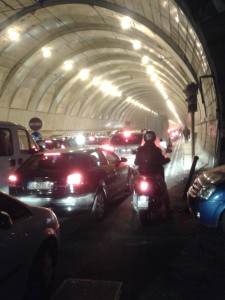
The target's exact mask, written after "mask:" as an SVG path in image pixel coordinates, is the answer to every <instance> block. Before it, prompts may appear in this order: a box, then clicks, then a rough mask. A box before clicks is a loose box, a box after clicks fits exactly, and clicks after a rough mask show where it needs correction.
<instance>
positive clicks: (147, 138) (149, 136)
mask: <svg viewBox="0 0 225 300" xmlns="http://www.w3.org/2000/svg"><path fill="white" fill-rule="evenodd" d="M155 140H156V134H155V132H154V131H151V130H147V131H146V132H145V134H144V141H145V142H148V141H151V142H153V143H154V142H155Z"/></svg>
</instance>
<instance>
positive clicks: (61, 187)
mask: <svg viewBox="0 0 225 300" xmlns="http://www.w3.org/2000/svg"><path fill="white" fill-rule="evenodd" d="M133 178H134V174H133V170H132V168H130V166H129V165H128V164H127V159H126V158H123V157H118V156H117V155H116V154H115V153H114V152H112V151H109V150H105V149H103V148H101V147H99V146H96V147H93V146H83V147H81V148H78V147H74V148H66V149H57V151H54V150H49V151H46V152H43V153H40V154H38V155H34V156H32V157H30V159H28V160H26V162H24V164H22V165H21V166H20V167H19V168H18V169H17V170H16V171H15V172H13V173H12V174H11V175H10V176H9V194H10V195H13V196H16V197H19V199H20V200H22V201H24V202H26V203H28V204H35V205H40V206H44V207H49V208H51V209H52V210H53V211H55V213H56V214H57V215H60V216H62V215H65V214H66V215H67V214H68V213H69V214H72V213H74V214H76V213H90V214H91V215H92V216H94V217H95V218H96V220H98V221H101V220H102V219H103V218H104V216H105V213H106V206H107V205H108V204H109V203H110V202H111V201H113V200H115V199H117V198H119V197H120V198H121V196H122V195H123V194H124V193H125V192H128V193H131V192H132V188H133ZM124 195H125V194H124Z"/></svg>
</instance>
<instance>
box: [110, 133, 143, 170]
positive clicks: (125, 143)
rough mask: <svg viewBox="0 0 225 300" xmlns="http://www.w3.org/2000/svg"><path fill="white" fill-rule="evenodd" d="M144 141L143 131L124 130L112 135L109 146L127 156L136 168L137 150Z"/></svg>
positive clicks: (117, 152)
mask: <svg viewBox="0 0 225 300" xmlns="http://www.w3.org/2000/svg"><path fill="white" fill-rule="evenodd" d="M142 142H143V133H142V132H141V131H130V130H122V131H117V132H115V133H113V134H112V135H111V138H110V140H109V146H111V147H112V150H113V151H114V152H115V153H116V154H117V155H120V156H123V157H126V158H127V160H128V163H129V164H130V165H131V166H132V167H133V168H134V167H135V166H134V159H135V155H136V151H137V148H138V147H139V146H141V144H142Z"/></svg>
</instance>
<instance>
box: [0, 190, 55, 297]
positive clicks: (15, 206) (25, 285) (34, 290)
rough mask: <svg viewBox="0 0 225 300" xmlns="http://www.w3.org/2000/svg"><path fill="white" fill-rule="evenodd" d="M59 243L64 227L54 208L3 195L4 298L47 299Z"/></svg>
mask: <svg viewBox="0 0 225 300" xmlns="http://www.w3.org/2000/svg"><path fill="white" fill-rule="evenodd" d="M59 244H60V225H59V222H58V220H57V217H56V215H55V214H54V213H53V212H52V211H51V210H50V209H47V208H43V207H34V206H29V205H27V204H25V203H22V202H21V201H19V200H18V199H16V198H14V197H12V196H10V195H8V194H5V193H3V192H0V257H1V268H0V299H4V300H12V299H13V300H17V299H24V300H25V299H31V300H32V299H45V295H46V294H47V292H48V289H49V288H50V284H51V281H52V276H53V272H54V266H55V263H56V260H57V256H58V251H59ZM35 297H37V298H35Z"/></svg>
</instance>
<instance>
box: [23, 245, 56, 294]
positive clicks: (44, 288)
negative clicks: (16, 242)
mask: <svg viewBox="0 0 225 300" xmlns="http://www.w3.org/2000/svg"><path fill="white" fill-rule="evenodd" d="M53 245H54V244H53V243H46V244H43V245H42V247H41V248H40V250H39V251H38V253H37V255H36V258H35V260H34V262H33V265H32V269H31V272H30V276H29V282H28V291H27V294H26V296H25V298H24V299H25V300H26V299H32V300H36V299H47V298H48V296H49V293H50V288H51V285H52V281H53V275H54V268H55V263H56V257H57V250H56V248H54V246H53Z"/></svg>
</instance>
